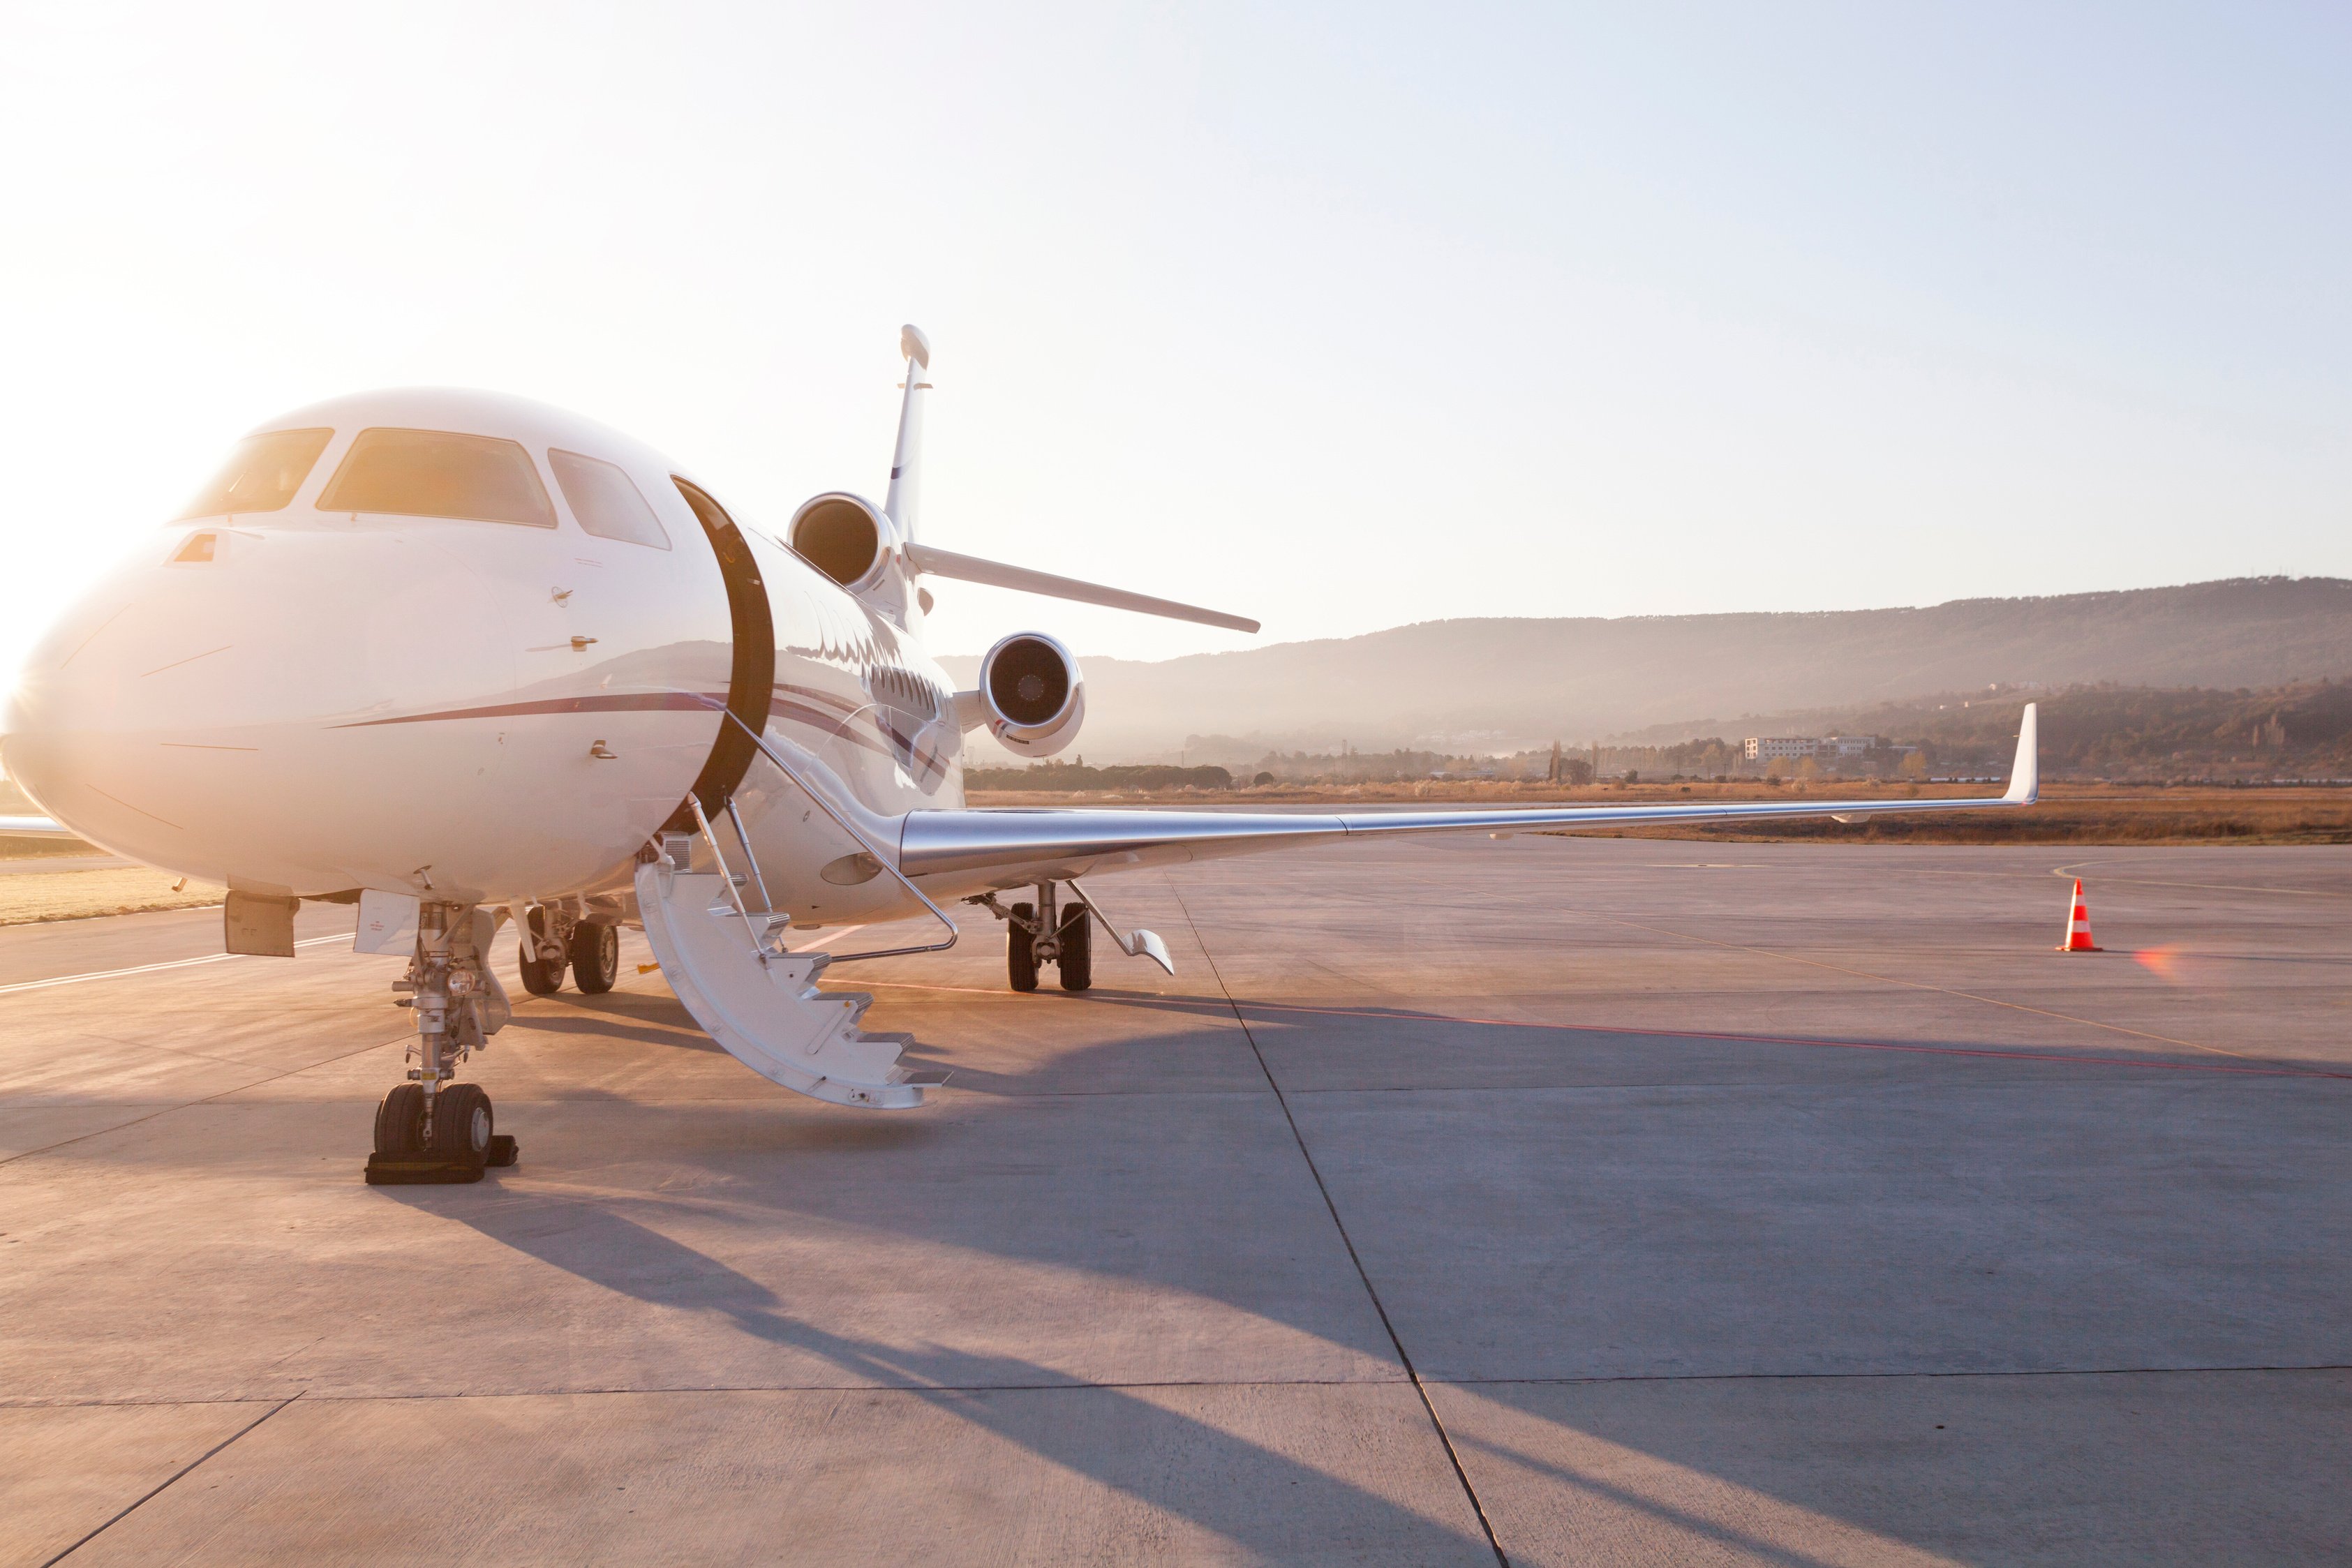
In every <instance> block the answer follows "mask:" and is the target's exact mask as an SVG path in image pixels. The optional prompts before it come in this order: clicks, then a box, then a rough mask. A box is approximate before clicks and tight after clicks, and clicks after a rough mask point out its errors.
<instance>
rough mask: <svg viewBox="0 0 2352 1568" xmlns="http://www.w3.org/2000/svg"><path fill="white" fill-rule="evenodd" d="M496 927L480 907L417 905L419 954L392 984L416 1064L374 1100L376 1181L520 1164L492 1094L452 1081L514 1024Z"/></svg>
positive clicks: (372, 1175)
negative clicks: (497, 963) (411, 1028)
mask: <svg viewBox="0 0 2352 1568" xmlns="http://www.w3.org/2000/svg"><path fill="white" fill-rule="evenodd" d="M493 925H494V922H493V920H492V919H491V916H490V915H489V912H488V911H487V910H484V909H481V908H479V907H478V906H476V905H473V904H423V905H421V906H419V908H418V910H417V915H416V951H415V956H412V957H411V958H410V959H409V961H408V972H407V973H406V974H405V975H404V976H402V977H400V978H399V979H397V980H394V982H393V983H392V988H393V990H394V992H395V993H396V996H395V999H396V1000H397V1001H398V1002H399V1004H400V1005H401V1006H402V1007H404V1008H413V1009H415V1013H416V1043H415V1045H413V1046H411V1047H409V1050H408V1055H409V1060H411V1061H414V1062H415V1063H416V1065H415V1066H414V1067H412V1068H410V1069H409V1070H408V1080H409V1081H408V1082H405V1083H403V1084H400V1085H399V1086H397V1087H396V1088H394V1090H393V1091H392V1092H390V1093H388V1094H386V1095H385V1096H384V1097H383V1104H381V1105H379V1106H377V1107H376V1113H375V1153H374V1155H373V1156H372V1157H371V1158H370V1159H369V1160H368V1165H367V1179H368V1184H369V1185H370V1186H389V1185H394V1184H405V1183H418V1182H467V1181H479V1180H481V1179H482V1172H483V1171H484V1169H486V1168H487V1167H488V1166H510V1165H513V1164H514V1163H515V1160H516V1158H517V1151H516V1148H515V1141H514V1140H513V1139H512V1138H509V1137H507V1136H506V1135H504V1134H501V1133H499V1130H498V1124H497V1118H496V1114H495V1113H494V1112H493V1111H492V1110H491V1108H490V1097H489V1095H488V1094H487V1093H485V1092H483V1091H482V1087H481V1085H480V1084H478V1083H455V1082H451V1080H452V1079H454V1078H455V1077H456V1076H457V1064H458V1063H459V1062H461V1061H465V1060H466V1059H467V1057H468V1056H470V1055H471V1054H472V1053H473V1052H474V1051H478V1050H485V1049H487V1048H488V1045H489V1037H490V1036H491V1035H493V1034H496V1033H497V1032H498V1031H499V1030H500V1029H502V1028H504V1027H505V1025H506V1021H507V1018H508V1013H509V1009H508V1006H507V998H506V992H505V990H504V989H503V988H501V987H500V986H499V981H498V977H497V976H496V975H494V974H492V973H491V972H490V967H489V964H488V946H489V941H490V933H491V930H492V928H493ZM550 989H552V987H551V988H550Z"/></svg>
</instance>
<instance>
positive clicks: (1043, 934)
mask: <svg viewBox="0 0 2352 1568" xmlns="http://www.w3.org/2000/svg"><path fill="white" fill-rule="evenodd" d="M1054 894H1055V887H1054V884H1053V883H1050V882H1041V883H1038V884H1037V902H1036V903H1034V904H1028V903H1022V904H1014V905H1013V907H1012V908H1010V909H1007V908H1005V907H1004V906H1003V904H998V903H997V902H996V895H995V894H982V896H980V897H978V898H971V899H967V900H965V902H966V903H968V904H980V905H982V907H984V908H985V909H987V911H988V912H989V913H990V914H992V915H995V916H996V917H997V918H998V919H999V920H1002V921H1003V922H1004V969H1005V976H1006V978H1008V979H1009V980H1011V982H1012V984H1013V989H1014V990H1016V991H1034V990H1035V989H1036V988H1037V968H1038V966H1039V965H1041V964H1051V965H1053V966H1055V967H1056V968H1058V969H1059V970H1061V972H1062V989H1064V990H1066V991H1083V990H1085V989H1087V988H1088V987H1089V986H1092V985H1093V984H1094V983H1095V950H1094V925H1093V922H1092V920H1091V919H1090V918H1089V916H1090V915H1091V912H1090V911H1089V910H1088V909H1087V904H1086V901H1085V900H1084V899H1082V898H1072V899H1071V900H1070V902H1069V904H1068V906H1067V907H1066V908H1064V909H1062V910H1060V911H1059V913H1058V914H1057V913H1056V912H1055V897H1054Z"/></svg>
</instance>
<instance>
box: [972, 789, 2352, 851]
mask: <svg viewBox="0 0 2352 1568" xmlns="http://www.w3.org/2000/svg"><path fill="white" fill-rule="evenodd" d="M1997 789H1998V786H1993V785H1983V784H1979V785H1949V784H1926V785H1913V784H1902V783H1885V784H1873V783H1868V782H1857V781H1853V780H1840V779H1816V780H1812V781H1811V782H1810V783H1804V784H1791V785H1788V786H1784V787H1781V788H1778V789H1769V788H1765V787H1763V786H1760V785H1758V784H1756V783H1753V782H1748V783H1739V784H1633V785H1625V784H1596V785H1591V786H1587V787H1586V788H1583V789H1555V788H1551V787H1549V786H1546V785H1541V784H1515V783H1503V782H1495V781H1485V782H1481V781H1469V780H1463V781H1456V780H1424V781H1422V782H1419V783H1412V784H1370V785H1362V786H1349V787H1346V788H1338V789H1311V788H1291V787H1274V788H1268V789H1232V790H1218V791H1214V792H1208V791H1199V790H1179V791H1168V792H1161V793H1155V794H1150V795H1143V794H1109V793H1091V794H1069V795H1049V794H1044V793H1039V792H1032V791H1021V792H1014V791H1010V790H1003V791H993V792H979V793H975V794H974V795H973V796H972V804H974V805H976V806H1078V805H1088V806H1137V805H1157V806H1192V807H1212V806H1223V807H1234V808H1246V807H1250V806H1285V807H1298V806H1328V807H1330V808H1333V809H1342V808H1346V807H1349V806H1360V805H1381V804H1404V803H1408V802H1410V803H1412V804H1416V805H1427V804H1439V803H1444V802H1448V801H1451V802H1456V803H1459V804H1463V805H1472V806H1486V807H1495V808H1507V807H1512V806H1537V805H1543V804H1546V803H1549V802H1561V803H1566V804H1572V805H1594V806H1601V805H1612V806H1613V805H1625V804H1629V803H1633V802H1643V801H1656V802H1662V803H1663V802H1675V803H1693V802H1700V801H1706V800H1801V799H1803V798H1804V797H1805V796H1806V794H1808V793H1812V794H1822V795H1829V794H1834V795H1835V796H1836V797H1837V798H1838V799H1840V800H1903V799H1933V798H1934V797H1936V796H1938V795H1984V794H1989V793H1993V792H1995V791H1996V790H1997ZM1599 831H1600V832H1602V833H1605V834H1606V835H1607V836H1610V837H1616V838H1658V839H1720V840H1725V841H1748V842H1764V841H1773V842H1788V841H1801V840H1807V841H1809V840H1845V841H1862V842H1866V843H1906V844H2201V843H2235V844H2334V843H2352V789H2330V788H2326V787H2322V786H2293V785H2289V786H2271V787H2263V788H2251V789H2227V788H2217V787H2202V786H2194V785H2189V786H2164V785H2146V784H2077V783H2047V784H2044V785H2043V786H2042V802H2041V804H2040V805H2038V806H2036V807H2034V808H2033V809H2032V810H2025V811H2000V812H1982V811H1971V812H1968V813H1964V814H1963V813H1953V814H1950V815H1938V814H1937V813H1934V812H1927V813H1922V814H1921V815H1919V816H1916V817H1914V816H1907V815H1906V816H1901V817H1894V818H1874V819H1872V820H1870V821H1864V822H1857V823H1853V824H1851V825H1849V824H1847V823H1843V822H1834V821H1829V820H1828V819H1826V818H1822V819H1815V820H1809V821H1794V822H1782V823H1778V824H1775V825H1773V826H1771V827H1769V828H1758V827H1751V826H1748V825H1744V824H1719V825H1713V826H1705V825H1702V826H1694V827H1688V828H1628V829H1604V830H1599Z"/></svg>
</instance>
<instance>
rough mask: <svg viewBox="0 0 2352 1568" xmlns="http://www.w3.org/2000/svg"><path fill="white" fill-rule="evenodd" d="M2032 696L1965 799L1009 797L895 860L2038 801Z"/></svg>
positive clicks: (919, 832)
mask: <svg viewBox="0 0 2352 1568" xmlns="http://www.w3.org/2000/svg"><path fill="white" fill-rule="evenodd" d="M2037 728H2038V721H2037V717H2036V712H2035V705H2033V704H2032V703H2029V704H2027V705H2026V708H2025V715H2024V718H2023V720H2022V722H2021V724H2020V725H2019V727H2018V732H2017V759H2016V761H2015V763H2014V764H2013V765H2012V766H2011V770H2010V779H2009V789H2008V791H2007V792H2006V793H2004V794H2000V795H1986V796H1974V797H1967V798H1963V799H1959V800H1949V799H1945V800H1813V799H1810V798H1808V799H1801V800H1745V801H1738V802H1727V803H1721V804H1693V805H1673V804H1659V805H1626V806H1543V807H1536V808H1533V809H1529V810H1496V811H1480V810H1452V811H1348V812H1340V813H1337V814H1297V815H1294V814H1291V813H1288V812H1276V811H1148V810H1146V811H1102V810H1050V809H1049V810H1035V809H1022V808H1003V807H1000V808H997V809H994V810H989V809H985V808H976V809H967V810H955V811H910V812H908V814H907V816H906V819H905V824H904V826H903V828H902V829H901V831H900V834H899V841H898V865H899V869H900V870H901V871H902V872H904V873H906V874H907V875H908V876H911V877H925V878H931V879H935V882H936V883H938V884H940V890H941V891H947V890H949V889H950V888H952V889H957V890H961V889H962V888H965V887H969V888H971V889H974V890H979V889H984V888H989V887H1014V886H1019V885H1021V884H1023V883H1029V882H1042V881H1046V880H1049V879H1052V880H1060V879H1064V878H1067V877H1072V876H1085V875H1087V874H1088V873H1094V872H1104V871H1115V870H1118V869H1119V868H1121V867H1124V866H1143V865H1166V864H1172V863H1176V862H1184V861H1195V860H1211V859H1216V858H1220V857H1223V856H1226V855H1237V854H1254V853H1256V852H1260V851H1264V850H1273V849H1282V848H1286V847H1289V846H1291V845H1295V844H1301V843H1312V842H1317V841H1326V840H1330V839H1340V838H1359V837H1379V836H1384V835H1388V834H1392V833H1443V832H1465V831H1484V832H1507V831H1538V830H1543V829H1561V828H1608V827H1628V826H1636V825H1656V824H1662V823H1675V822H1722V821H1769V820H1776V819H1779V818H1784V817H1835V818H1837V819H1838V820H1839V821H1854V820H1856V819H1858V818H1862V817H1866V816H1877V815H1879V814H1881V813H1884V812H1895V811H1965V810H1986V809H2000V808H2006V807H2014V806H2031V805H2032V804H2033V803H2034V801H2035V800H2037V799H2038V798H2039V796H2040V793H2041V765H2040V760H2039V758H2038V755H2037V737H2036V732H2037Z"/></svg>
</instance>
